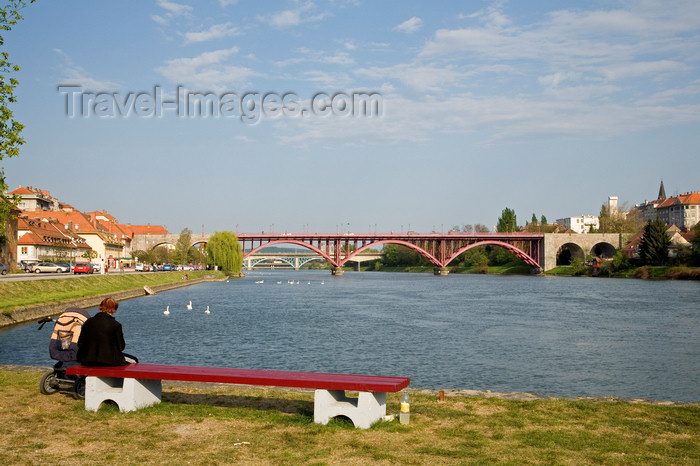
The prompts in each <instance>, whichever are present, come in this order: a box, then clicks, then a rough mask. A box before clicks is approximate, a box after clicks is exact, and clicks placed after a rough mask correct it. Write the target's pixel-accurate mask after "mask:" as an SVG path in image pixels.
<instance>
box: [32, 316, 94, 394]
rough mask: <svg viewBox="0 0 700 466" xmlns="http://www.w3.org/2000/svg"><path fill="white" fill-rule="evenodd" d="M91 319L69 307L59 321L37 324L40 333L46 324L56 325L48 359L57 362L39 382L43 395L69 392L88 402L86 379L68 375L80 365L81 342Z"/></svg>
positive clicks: (41, 321) (47, 320)
mask: <svg viewBox="0 0 700 466" xmlns="http://www.w3.org/2000/svg"><path fill="white" fill-rule="evenodd" d="M89 318H90V314H88V312H87V311H85V310H83V309H80V308H79V307H69V308H67V309H66V310H65V311H63V313H62V314H61V315H59V316H58V317H56V318H49V317H47V318H44V319H41V320H40V321H39V322H38V323H39V330H41V329H42V327H43V326H44V324H46V323H47V322H56V323H55V324H54V327H53V332H52V333H51V340H50V341H49V356H50V357H51V359H54V360H56V361H58V362H56V364H54V366H53V370H51V371H50V372H47V373H46V374H44V376H43V377H42V378H41V382H39V390H40V391H41V393H43V394H44V395H51V394H53V393H56V392H58V391H59V390H69V391H70V392H72V394H73V396H74V397H75V398H78V399H83V398H85V377H81V376H71V375H67V374H66V367H69V366H75V365H78V338H79V337H80V331H81V330H82V328H83V324H84V323H85V321H86V320H88V319H89Z"/></svg>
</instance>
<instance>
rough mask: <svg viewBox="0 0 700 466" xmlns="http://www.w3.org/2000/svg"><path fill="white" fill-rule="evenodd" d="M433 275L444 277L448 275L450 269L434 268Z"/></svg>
mask: <svg viewBox="0 0 700 466" xmlns="http://www.w3.org/2000/svg"><path fill="white" fill-rule="evenodd" d="M433 274H434V275H440V276H441V277H446V276H447V275H449V274H450V269H448V268H447V267H435V268H434V269H433Z"/></svg>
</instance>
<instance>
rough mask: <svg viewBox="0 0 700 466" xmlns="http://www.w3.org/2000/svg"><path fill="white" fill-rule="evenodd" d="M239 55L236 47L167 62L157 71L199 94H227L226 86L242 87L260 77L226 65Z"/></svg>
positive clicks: (245, 68) (246, 69)
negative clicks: (214, 92)
mask: <svg viewBox="0 0 700 466" xmlns="http://www.w3.org/2000/svg"><path fill="white" fill-rule="evenodd" d="M236 53H238V47H232V48H229V49H222V50H214V51H212V52H205V53H203V54H201V55H198V56H196V57H191V58H190V57H184V58H176V59H173V60H168V61H167V62H166V63H165V65H163V66H160V67H158V68H156V71H158V72H159V73H161V74H162V75H163V76H164V77H166V78H167V79H168V80H170V81H171V82H173V83H178V84H185V85H187V86H192V87H194V88H196V89H197V90H200V91H221V90H229V87H228V86H244V85H247V84H248V80H249V79H250V78H252V77H255V76H261V75H260V74H259V73H256V72H255V71H253V70H251V69H250V68H247V67H242V66H235V65H230V64H226V63H225V62H226V60H227V59H228V58H229V57H230V56H231V55H234V54H236Z"/></svg>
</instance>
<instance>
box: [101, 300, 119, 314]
mask: <svg viewBox="0 0 700 466" xmlns="http://www.w3.org/2000/svg"><path fill="white" fill-rule="evenodd" d="M118 307H119V303H118V302H117V300H116V299H114V298H105V299H103V300H102V302H101V303H100V308H99V309H100V311H102V312H106V313H107V314H109V315H112V314H114V313H115V312H117V308H118Z"/></svg>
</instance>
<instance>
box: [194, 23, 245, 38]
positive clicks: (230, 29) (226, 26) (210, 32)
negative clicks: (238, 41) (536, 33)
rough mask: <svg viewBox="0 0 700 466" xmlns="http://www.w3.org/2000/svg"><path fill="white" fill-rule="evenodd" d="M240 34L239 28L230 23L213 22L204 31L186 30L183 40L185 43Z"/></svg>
mask: <svg viewBox="0 0 700 466" xmlns="http://www.w3.org/2000/svg"><path fill="white" fill-rule="evenodd" d="M240 34H241V30H240V29H239V28H237V27H234V26H231V23H223V24H215V25H213V26H212V27H210V28H209V29H207V30H206V31H201V32H187V33H185V41H186V42H187V43H193V42H205V41H208V40H212V39H221V38H223V37H228V36H237V35H240Z"/></svg>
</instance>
